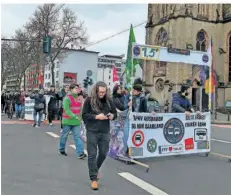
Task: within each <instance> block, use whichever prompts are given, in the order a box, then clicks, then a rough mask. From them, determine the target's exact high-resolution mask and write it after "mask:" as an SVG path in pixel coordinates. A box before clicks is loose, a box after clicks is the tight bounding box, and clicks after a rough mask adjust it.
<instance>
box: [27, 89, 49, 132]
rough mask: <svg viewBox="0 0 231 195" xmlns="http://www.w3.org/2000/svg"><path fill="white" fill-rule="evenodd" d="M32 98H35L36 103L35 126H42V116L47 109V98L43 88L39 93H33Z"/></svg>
mask: <svg viewBox="0 0 231 195" xmlns="http://www.w3.org/2000/svg"><path fill="white" fill-rule="evenodd" d="M30 98H31V99H34V100H35V104H34V114H33V116H34V124H33V127H37V128H38V127H40V125H41V121H42V116H43V114H44V113H45V110H46V98H45V96H44V91H43V90H42V89H40V90H39V92H38V93H36V94H35V93H33V94H32V95H31V96H30ZM37 115H38V122H37Z"/></svg>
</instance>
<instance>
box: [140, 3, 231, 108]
mask: <svg viewBox="0 0 231 195" xmlns="http://www.w3.org/2000/svg"><path fill="white" fill-rule="evenodd" d="M211 37H212V39H213V61H214V67H215V73H216V75H217V78H218V79H219V80H218V82H219V87H218V89H217V90H216V91H217V93H216V94H217V106H218V107H221V106H222V107H223V106H224V103H225V101H227V100H231V4H149V5H148V23H147V25H146V44H148V45H160V46H168V45H172V47H174V48H181V49H185V48H188V49H193V50H199V51H206V50H207V48H208V46H209V41H210V38H211ZM143 72H144V75H143V76H144V80H145V81H146V84H147V89H149V90H150V91H151V92H152V94H153V96H154V97H155V98H156V99H158V100H159V101H160V103H162V104H163V103H164V102H165V100H167V99H171V97H172V93H173V92H176V91H177V90H179V86H180V84H181V83H182V82H183V81H185V80H186V79H188V78H193V79H198V80H199V72H200V71H199V70H198V67H195V66H192V65H188V64H180V63H179V64H177V65H176V64H175V63H174V64H172V63H166V62H154V61H146V62H144V71H143ZM176 78H177V79H176ZM165 81H169V82H170V83H173V91H172V92H168V87H167V86H164V87H163V85H161V82H162V83H163V82H165ZM192 90H193V91H194V92H195V91H197V90H198V87H194V88H193V89H192ZM193 91H192V95H191V96H192V97H191V98H192V102H193V101H194V102H195V101H196V99H198V95H197V94H198V93H193ZM206 99H207V100H206ZM203 100H205V101H208V97H207V98H206V95H205V94H204V95H203Z"/></svg>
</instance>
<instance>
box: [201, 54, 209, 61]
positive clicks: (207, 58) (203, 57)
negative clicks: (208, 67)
mask: <svg viewBox="0 0 231 195" xmlns="http://www.w3.org/2000/svg"><path fill="white" fill-rule="evenodd" d="M202 61H203V62H204V63H207V62H208V61H209V56H208V55H207V54H204V55H203V56H202Z"/></svg>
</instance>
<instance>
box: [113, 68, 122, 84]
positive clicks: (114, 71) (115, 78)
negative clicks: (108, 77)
mask: <svg viewBox="0 0 231 195" xmlns="http://www.w3.org/2000/svg"><path fill="white" fill-rule="evenodd" d="M119 80H120V78H119V76H118V74H117V71H116V67H115V66H114V67H113V82H116V81H119Z"/></svg>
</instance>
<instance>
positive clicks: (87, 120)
mask: <svg viewBox="0 0 231 195" xmlns="http://www.w3.org/2000/svg"><path fill="white" fill-rule="evenodd" d="M142 88H143V86H142V85H141V84H134V85H133V87H132V96H131V95H130V93H129V91H128V90H127V89H126V88H125V89H122V87H121V86H120V85H116V86H115V87H114V88H113V91H112V94H110V93H109V89H108V87H107V85H106V83H104V82H102V81H99V82H97V83H96V84H95V85H94V87H93V88H92V90H91V93H90V94H89V95H87V94H85V93H84V91H83V90H82V88H81V87H79V85H78V84H71V85H70V86H65V87H64V88H63V89H62V90H60V91H58V90H55V87H54V86H51V88H50V90H49V91H44V90H43V89H40V90H38V91H34V92H31V93H25V92H24V91H21V92H18V93H12V92H6V93H3V94H2V96H1V98H2V102H1V104H2V112H5V113H7V114H8V116H9V113H10V114H11V112H13V113H14V112H15V115H16V118H18V119H24V118H23V117H24V113H25V97H30V98H31V99H34V100H35V105H34V113H33V115H34V124H33V127H38V128H39V127H40V126H41V119H42V116H43V114H44V113H45V114H47V113H46V112H48V121H49V125H52V121H53V119H54V117H55V116H56V117H57V118H59V119H60V120H61V135H60V143H59V152H60V154H61V155H63V156H67V153H66V151H65V147H66V142H67V139H68V135H69V134H70V133H72V135H73V138H74V142H75V147H76V154H77V156H78V158H79V159H84V158H86V157H87V155H86V154H85V153H84V147H83V141H82V139H81V138H80V126H81V124H82V122H83V123H84V125H85V128H86V140H87V153H88V169H89V177H90V180H91V188H92V189H93V190H97V189H98V180H99V179H100V175H99V169H100V167H101V165H102V164H103V162H104V160H105V158H106V156H107V153H108V150H109V142H110V121H111V120H115V119H116V118H117V112H121V111H124V112H126V111H128V113H129V111H132V112H139V113H142V112H152V113H153V114H155V112H153V111H150V110H149V109H148V104H147V96H146V95H145V93H144V92H143V89H142ZM189 88H190V86H187V85H182V87H181V90H180V91H179V92H178V93H177V94H176V95H175V96H174V97H173V100H172V112H179V113H185V114H186V115H190V113H191V112H193V110H192V107H191V105H190V102H189V100H188V98H187V95H188V93H189V92H188V89H189ZM45 94H46V95H48V96H49V97H50V100H49V102H48V104H46V98H45V96H44V95H45ZM47 105H48V108H46V106H47ZM56 113H59V114H58V115H56ZM37 115H38V117H37ZM37 118H38V120H37Z"/></svg>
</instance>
